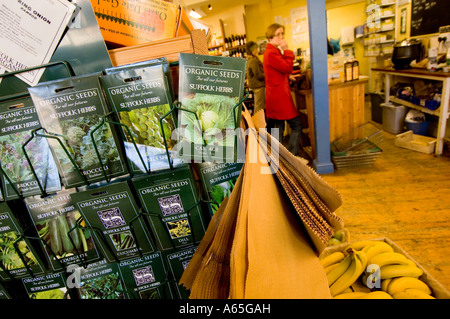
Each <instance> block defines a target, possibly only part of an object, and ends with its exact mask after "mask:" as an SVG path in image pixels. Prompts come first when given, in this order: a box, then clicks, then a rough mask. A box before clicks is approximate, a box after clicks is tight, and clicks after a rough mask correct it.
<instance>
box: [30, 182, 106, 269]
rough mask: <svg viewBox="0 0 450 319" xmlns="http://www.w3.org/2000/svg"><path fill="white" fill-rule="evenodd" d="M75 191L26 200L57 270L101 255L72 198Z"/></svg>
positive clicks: (48, 257) (94, 259) (50, 261)
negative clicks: (71, 195)
mask: <svg viewBox="0 0 450 319" xmlns="http://www.w3.org/2000/svg"><path fill="white" fill-rule="evenodd" d="M72 193H75V189H68V190H62V191H60V192H58V193H56V194H52V195H50V196H47V197H44V198H42V197H41V196H33V197H27V198H25V200H24V201H25V205H26V207H27V210H28V212H29V214H30V216H31V219H32V221H33V223H34V225H35V227H36V230H37V232H38V234H39V237H40V238H41V244H42V246H43V249H44V251H45V253H46V256H47V259H48V260H49V264H50V265H51V267H52V269H53V270H55V271H56V270H61V269H62V267H64V268H65V267H67V266H68V265H71V264H79V263H91V262H93V261H96V260H100V259H101V258H102V256H101V253H100V252H99V251H98V249H97V248H96V246H95V244H94V239H93V237H92V232H91V231H90V230H89V229H87V228H85V227H83V226H85V221H84V220H83V217H82V216H81V214H80V212H79V211H78V209H77V208H76V207H75V205H74V203H73V201H72V198H71V197H70V194H72Z"/></svg>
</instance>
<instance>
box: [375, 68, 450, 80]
mask: <svg viewBox="0 0 450 319" xmlns="http://www.w3.org/2000/svg"><path fill="white" fill-rule="evenodd" d="M372 71H377V72H385V73H393V74H396V75H402V74H403V75H406V76H413V75H416V76H435V77H442V78H448V77H450V72H444V71H428V70H427V69H420V68H411V69H404V70H396V69H394V68H372Z"/></svg>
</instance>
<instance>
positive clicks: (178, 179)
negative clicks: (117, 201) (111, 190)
mask: <svg viewBox="0 0 450 319" xmlns="http://www.w3.org/2000/svg"><path fill="white" fill-rule="evenodd" d="M132 183H133V186H134V188H135V190H136V192H137V194H138V197H139V200H140V202H141V204H142V207H143V210H144V211H145V212H146V213H147V216H148V220H149V223H150V227H151V229H152V232H153V234H154V235H155V240H156V243H157V245H158V248H159V249H160V250H162V251H164V250H168V249H173V248H177V247H183V246H186V245H191V244H194V243H199V242H200V241H201V239H202V238H203V235H204V234H205V230H206V227H207V224H206V222H205V220H204V217H203V215H202V211H201V205H200V200H199V197H198V194H197V190H196V188H195V183H194V179H193V176H192V172H191V170H190V167H189V165H187V164H185V165H184V166H182V167H178V168H176V169H173V170H166V171H163V172H159V173H157V174H152V175H150V176H148V177H143V178H136V179H134V180H133V182H132Z"/></svg>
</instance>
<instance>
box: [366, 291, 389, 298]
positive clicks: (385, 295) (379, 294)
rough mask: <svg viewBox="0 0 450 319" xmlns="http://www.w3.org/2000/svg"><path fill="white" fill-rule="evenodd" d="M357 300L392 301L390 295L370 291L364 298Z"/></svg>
mask: <svg viewBox="0 0 450 319" xmlns="http://www.w3.org/2000/svg"><path fill="white" fill-rule="evenodd" d="M359 299H393V298H392V296H391V295H390V294H388V293H387V292H385V291H380V290H377V291H372V292H369V293H368V294H366V295H365V296H362V297H360V298H359Z"/></svg>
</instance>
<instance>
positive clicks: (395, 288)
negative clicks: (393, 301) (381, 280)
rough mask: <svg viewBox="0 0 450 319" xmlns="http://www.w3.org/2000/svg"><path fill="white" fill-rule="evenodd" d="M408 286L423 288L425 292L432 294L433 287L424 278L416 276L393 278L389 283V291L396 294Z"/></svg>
mask: <svg viewBox="0 0 450 319" xmlns="http://www.w3.org/2000/svg"><path fill="white" fill-rule="evenodd" d="M408 288H414V289H418V290H422V291H423V292H424V293H426V294H428V295H431V289H430V287H428V285H427V284H426V283H424V282H423V281H422V280H420V279H418V278H415V277H398V278H393V279H392V280H391V283H390V284H389V287H388V290H387V292H389V293H390V294H391V295H394V294H396V293H398V292H400V291H403V290H406V289H408Z"/></svg>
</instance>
